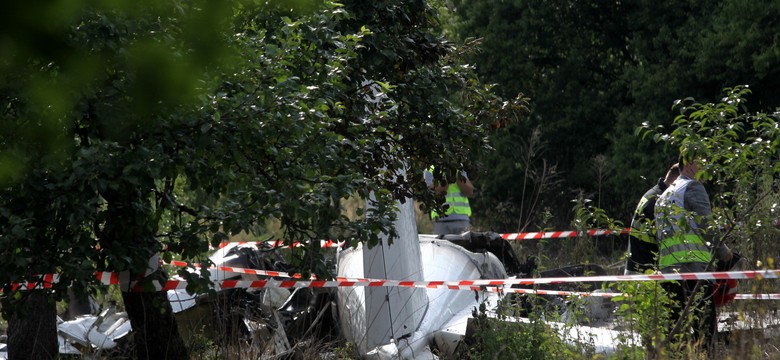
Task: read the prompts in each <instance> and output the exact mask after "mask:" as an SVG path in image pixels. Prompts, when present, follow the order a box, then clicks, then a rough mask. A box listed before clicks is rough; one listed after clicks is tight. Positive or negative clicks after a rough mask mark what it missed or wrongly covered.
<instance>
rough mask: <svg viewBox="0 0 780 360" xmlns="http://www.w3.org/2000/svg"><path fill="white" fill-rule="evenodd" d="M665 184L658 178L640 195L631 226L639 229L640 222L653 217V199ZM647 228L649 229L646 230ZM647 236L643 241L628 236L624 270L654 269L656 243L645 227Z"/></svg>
mask: <svg viewBox="0 0 780 360" xmlns="http://www.w3.org/2000/svg"><path fill="white" fill-rule="evenodd" d="M666 188H667V186H666V183H664V179H658V183H657V184H656V185H655V186H653V187H652V188H650V190H647V192H645V194H644V195H643V196H642V200H640V201H639V204H638V205H637V207H636V211H635V212H634V218H633V219H632V220H631V228H632V229H633V230H640V229H641V227H642V226H641V224H642V223H647V222H650V221H653V220H654V219H655V201H656V199H658V196H660V195H661V194H662V193H663V192H664V190H666ZM648 230H650V231H649V232H648ZM642 235H643V236H647V237H649V240H650V241H643V240H642V239H639V238H638V237H636V236H632V235H629V237H628V259H627V260H626V271H627V272H637V273H644V272H645V271H646V270H648V269H654V268H655V263H656V255H657V254H658V244H657V243H656V241H655V237H654V236H652V230H651V229H649V228H647V229H645V231H644V232H643V233H642Z"/></svg>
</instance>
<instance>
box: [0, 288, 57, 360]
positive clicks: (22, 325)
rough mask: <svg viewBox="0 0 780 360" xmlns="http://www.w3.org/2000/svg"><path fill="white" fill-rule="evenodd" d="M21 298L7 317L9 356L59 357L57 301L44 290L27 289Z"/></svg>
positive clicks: (32, 357) (13, 357)
mask: <svg viewBox="0 0 780 360" xmlns="http://www.w3.org/2000/svg"><path fill="white" fill-rule="evenodd" d="M20 301H21V303H20V305H21V306H20V307H19V308H18V309H16V310H18V311H15V312H14V313H13V314H12V315H11V316H10V318H9V319H8V358H9V359H14V360H19V359H35V360H38V359H56V358H58V357H59V351H60V350H59V344H58V342H57V309H56V305H55V304H54V303H53V302H49V295H48V294H47V293H46V292H42V291H29V292H26V293H24V298H23V299H22V300H20Z"/></svg>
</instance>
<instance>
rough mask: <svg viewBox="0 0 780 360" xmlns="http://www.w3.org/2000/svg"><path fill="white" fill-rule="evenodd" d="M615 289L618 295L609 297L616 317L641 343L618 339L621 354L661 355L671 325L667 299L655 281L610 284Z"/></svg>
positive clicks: (665, 293)
mask: <svg viewBox="0 0 780 360" xmlns="http://www.w3.org/2000/svg"><path fill="white" fill-rule="evenodd" d="M614 287H615V290H616V291H617V292H618V293H622V294H624V295H622V296H615V297H612V301H614V302H615V303H616V304H617V305H618V308H617V311H616V315H617V317H618V319H619V321H620V323H621V326H622V327H623V328H624V329H626V330H628V331H631V332H633V333H636V334H637V335H639V337H640V338H641V341H642V344H632V343H630V342H629V341H628V339H620V340H621V343H620V347H621V351H623V352H625V353H626V354H632V356H631V357H630V358H632V359H644V358H647V357H653V358H654V357H657V356H661V358H664V357H665V356H668V354H666V355H664V352H666V351H668V349H667V348H665V347H664V346H665V345H667V338H668V336H669V331H670V329H671V328H672V326H673V324H672V323H671V319H670V312H669V311H668V307H669V306H670V305H671V303H672V302H671V300H670V298H669V295H668V293H667V292H666V291H665V290H664V289H663V288H662V287H661V286H660V283H659V282H658V281H649V282H625V283H618V284H614Z"/></svg>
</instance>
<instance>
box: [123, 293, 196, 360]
mask: <svg viewBox="0 0 780 360" xmlns="http://www.w3.org/2000/svg"><path fill="white" fill-rule="evenodd" d="M122 300H123V301H124V304H125V311H127V317H128V318H129V319H130V323H131V324H132V326H133V340H134V343H135V353H136V359H144V360H145V359H152V360H157V359H168V360H172V359H173V360H175V359H182V360H186V359H189V354H188V351H187V348H186V346H185V345H184V341H182V338H181V336H180V335H179V329H178V326H177V325H176V319H175V318H174V317H173V310H172V309H171V305H170V303H169V302H168V296H167V295H166V294H165V293H164V292H123V293H122Z"/></svg>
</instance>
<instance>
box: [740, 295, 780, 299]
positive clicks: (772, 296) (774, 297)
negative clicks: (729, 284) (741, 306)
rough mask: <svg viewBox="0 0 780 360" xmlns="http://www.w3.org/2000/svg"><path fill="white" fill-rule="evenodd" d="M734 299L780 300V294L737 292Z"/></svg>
mask: <svg viewBox="0 0 780 360" xmlns="http://www.w3.org/2000/svg"><path fill="white" fill-rule="evenodd" d="M734 300H780V294H737V295H736V296H735V297H734Z"/></svg>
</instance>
